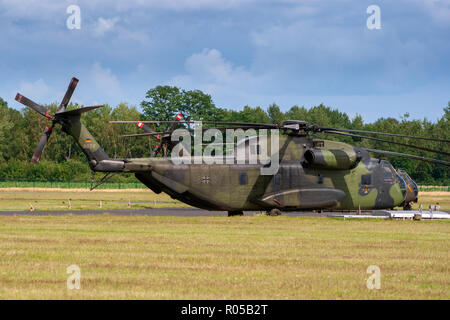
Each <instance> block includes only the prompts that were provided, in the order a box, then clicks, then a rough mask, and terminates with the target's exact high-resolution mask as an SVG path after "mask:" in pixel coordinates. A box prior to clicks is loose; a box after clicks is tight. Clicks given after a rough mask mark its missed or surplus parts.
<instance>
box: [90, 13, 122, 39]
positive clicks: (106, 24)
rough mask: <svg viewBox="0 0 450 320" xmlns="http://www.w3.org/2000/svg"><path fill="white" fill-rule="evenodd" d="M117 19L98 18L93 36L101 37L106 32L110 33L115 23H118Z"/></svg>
mask: <svg viewBox="0 0 450 320" xmlns="http://www.w3.org/2000/svg"><path fill="white" fill-rule="evenodd" d="M119 20H120V19H119V18H117V17H115V18H111V19H105V18H102V17H100V18H98V20H97V22H96V24H95V26H94V35H96V36H102V35H104V34H105V33H106V32H108V31H111V30H112V29H113V28H114V26H115V25H116V23H117V22H119Z"/></svg>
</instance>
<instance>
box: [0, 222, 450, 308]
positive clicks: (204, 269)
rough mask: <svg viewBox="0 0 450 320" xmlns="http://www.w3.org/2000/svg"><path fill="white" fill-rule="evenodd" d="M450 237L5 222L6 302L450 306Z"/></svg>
mask: <svg viewBox="0 0 450 320" xmlns="http://www.w3.org/2000/svg"><path fill="white" fill-rule="evenodd" d="M449 240H450V223H449V222H447V221H384V220H342V219H331V218H292V217H283V216H281V217H268V216H255V217H232V218H227V217H198V218H196V217H149V216H127V217H123V216H113V215H101V216H71V215H67V216H43V217H38V216H2V217H0V298H3V299H136V298H137V299H141V298H142V299H390V298H393V299H449V298H450V291H449V284H450V274H449V252H450V242H449ZM72 264H76V265H78V266H79V267H80V268H81V289H80V290H68V289H67V287H66V280H67V277H68V276H69V275H68V274H67V273H66V268H67V267H68V266H70V265H72ZM369 265H377V266H379V267H380V269H381V289H380V290H369V289H367V287H366V280H367V278H368V277H369V275H368V274H367V273H366V270H367V267H368V266H369Z"/></svg>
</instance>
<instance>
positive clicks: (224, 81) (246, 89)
mask: <svg viewBox="0 0 450 320" xmlns="http://www.w3.org/2000/svg"><path fill="white" fill-rule="evenodd" d="M267 79H268V78H267V75H265V74H261V75H256V74H253V73H252V72H251V71H249V70H247V69H246V68H245V67H243V66H235V65H233V63H232V62H230V61H228V60H226V59H225V58H224V57H223V56H222V53H221V52H220V51H219V50H217V49H203V50H202V51H201V52H200V53H195V54H193V55H191V56H190V57H188V58H187V59H186V61H185V73H184V74H181V75H177V76H175V77H173V78H172V79H171V80H170V81H169V84H170V85H175V86H179V87H181V88H183V89H200V90H202V91H204V92H206V93H208V94H211V95H212V96H213V97H214V100H215V101H218V102H219V103H222V102H223V101H233V103H234V101H239V105H245V104H246V103H248V102H250V101H251V100H252V99H251V97H254V96H253V95H254V94H257V92H260V91H261V90H264V89H263V87H264V86H265V85H266V84H267V83H268V81H267ZM269 82H270V81H269ZM231 97H233V98H231Z"/></svg>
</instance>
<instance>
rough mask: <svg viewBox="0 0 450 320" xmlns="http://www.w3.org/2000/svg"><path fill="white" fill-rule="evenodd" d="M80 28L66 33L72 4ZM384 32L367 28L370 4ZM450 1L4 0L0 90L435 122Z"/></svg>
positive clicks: (445, 82)
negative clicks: (328, 110) (151, 94)
mask: <svg viewBox="0 0 450 320" xmlns="http://www.w3.org/2000/svg"><path fill="white" fill-rule="evenodd" d="M71 4H75V5H78V6H79V7H80V9H81V19H82V21H81V29H80V30H69V29H68V28H67V27H66V20H67V18H68V17H69V14H67V13H66V9H67V7H68V6H69V5H71ZM373 4H375V5H378V6H379V7H380V10H381V29H379V30H368V28H367V26H366V20H367V18H368V17H369V14H367V13H366V9H367V7H368V6H369V5H373ZM449 40H450V0H408V1H406V0H396V1H381V0H371V1H365V0H354V1H346V0H333V1H331V0H330V1H324V0H278V1H269V0H240V1H237V0H195V1H188V0H165V1H160V0H148V1H143V0H127V1H125V0H119V1H115V2H111V1H104V0H90V1H75V0H71V1H64V0H63V1H50V0H41V1H37V0H31V1H17V0H0V44H1V45H0V74H1V75H2V77H1V79H0V97H2V98H3V99H5V100H6V101H8V103H9V105H10V106H12V107H15V108H21V106H20V105H19V104H18V103H16V102H15V101H14V96H15V94H16V92H21V93H23V94H24V95H25V96H28V97H29V98H31V99H33V100H35V101H36V102H40V103H51V102H55V101H58V102H59V101H60V100H61V99H62V96H63V95H64V92H65V89H66V88H67V85H68V82H69V80H70V78H71V77H72V76H76V77H77V78H79V79H80V83H79V84H78V87H77V90H76V91H75V94H74V96H73V98H72V101H73V102H78V103H80V104H85V105H91V104H97V103H108V104H110V105H113V106H114V105H117V104H118V103H120V102H122V101H126V102H129V103H130V104H133V105H137V106H139V103H140V101H142V100H143V99H144V96H145V92H146V91H147V90H148V89H150V88H152V87H154V86H156V85H159V84H169V85H176V86H179V87H182V88H185V89H200V90H203V91H204V92H207V93H209V94H211V96H212V98H213V100H214V102H215V103H216V105H217V106H219V107H226V108H230V109H241V108H242V107H243V106H244V105H251V106H258V105H259V106H261V107H263V108H266V107H267V106H268V105H269V104H271V103H273V102H275V103H277V104H278V105H279V106H280V107H281V108H282V109H283V110H287V109H289V108H290V107H291V106H293V105H299V106H305V107H307V108H309V107H311V106H313V105H318V104H320V103H324V104H326V105H329V106H331V107H333V108H338V109H339V110H341V111H345V112H347V113H348V114H349V115H350V116H354V115H356V114H357V113H359V114H361V115H362V116H363V118H364V119H365V120H366V121H369V122H370V121H374V120H376V119H377V118H379V117H399V116H400V115H403V114H405V113H406V112H409V113H410V115H411V117H412V118H416V119H423V118H424V117H426V118H427V119H429V120H432V121H435V120H436V119H437V118H440V117H441V116H442V114H443V111H442V109H443V108H444V107H445V106H447V103H448V101H450V72H449V71H450V41H449Z"/></svg>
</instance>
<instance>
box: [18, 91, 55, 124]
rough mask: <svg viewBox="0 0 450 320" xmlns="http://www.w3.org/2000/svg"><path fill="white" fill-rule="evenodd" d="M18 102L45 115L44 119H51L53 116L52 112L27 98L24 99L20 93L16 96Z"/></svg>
mask: <svg viewBox="0 0 450 320" xmlns="http://www.w3.org/2000/svg"><path fill="white" fill-rule="evenodd" d="M16 101H17V102H20V103H21V104H23V105H24V106H27V107H28V108H30V109H33V110H34V111H36V112H37V113H39V114H41V115H43V116H44V117H47V118H49V119H51V118H52V116H51V115H50V110H48V109H46V108H44V107H43V106H41V105H39V104H37V103H36V102H34V101H32V100H30V99H28V98H27V97H24V96H23V95H21V94H20V93H18V94H17V95H16Z"/></svg>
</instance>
